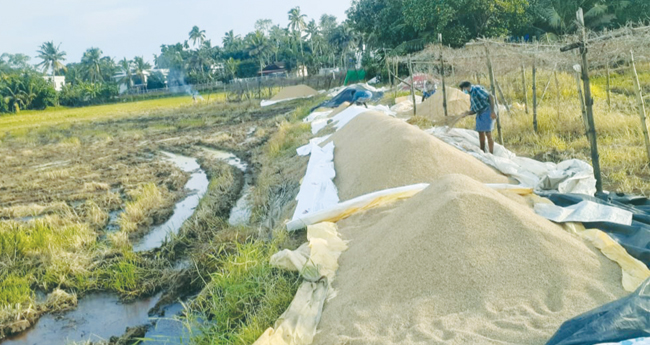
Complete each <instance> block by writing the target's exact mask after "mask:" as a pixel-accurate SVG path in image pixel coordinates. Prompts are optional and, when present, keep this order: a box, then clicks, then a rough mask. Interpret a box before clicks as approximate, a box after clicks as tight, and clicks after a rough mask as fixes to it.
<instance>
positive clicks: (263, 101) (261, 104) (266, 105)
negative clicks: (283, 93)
mask: <svg viewBox="0 0 650 345" xmlns="http://www.w3.org/2000/svg"><path fill="white" fill-rule="evenodd" d="M312 97H314V96H307V97H294V98H287V99H280V100H277V101H271V100H262V101H261V102H260V106H261V107H268V106H269V105H273V104H277V103H281V102H288V101H293V100H294V99H301V98H312Z"/></svg>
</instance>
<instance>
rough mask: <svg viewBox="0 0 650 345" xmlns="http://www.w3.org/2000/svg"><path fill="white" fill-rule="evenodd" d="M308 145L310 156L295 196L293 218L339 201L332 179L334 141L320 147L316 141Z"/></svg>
mask: <svg viewBox="0 0 650 345" xmlns="http://www.w3.org/2000/svg"><path fill="white" fill-rule="evenodd" d="M310 145H311V149H310V152H311V156H310V157H309V163H307V171H306V172H305V177H304V178H303V180H302V183H301V184H300V191H299V192H298V195H297V196H296V200H297V201H298V204H297V205H296V211H295V212H294V214H293V219H298V218H299V217H302V216H304V215H306V214H309V213H313V212H316V211H320V210H322V209H325V208H328V207H331V206H333V205H336V204H337V203H338V202H339V195H338V190H337V189H336V185H334V182H333V181H332V179H334V177H335V176H336V171H335V170H334V143H333V142H331V143H329V144H327V145H325V147H322V148H321V147H320V146H319V145H318V144H316V143H312V144H310Z"/></svg>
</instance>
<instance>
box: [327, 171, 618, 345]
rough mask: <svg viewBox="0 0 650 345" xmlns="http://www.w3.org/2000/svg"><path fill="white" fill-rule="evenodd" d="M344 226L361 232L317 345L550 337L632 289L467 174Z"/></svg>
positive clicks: (573, 241)
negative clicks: (574, 319) (560, 326)
mask: <svg viewBox="0 0 650 345" xmlns="http://www.w3.org/2000/svg"><path fill="white" fill-rule="evenodd" d="M373 172H375V171H373ZM339 226H340V231H341V233H342V235H343V236H344V237H345V238H347V239H349V240H351V241H350V244H349V249H348V250H347V251H346V252H344V253H343V254H342V256H341V258H340V260H339V263H340V268H339V271H338V273H337V278H336V281H335V282H334V288H335V289H336V290H337V297H335V298H334V299H332V300H331V301H328V303H326V304H325V308H324V310H323V315H322V319H321V322H320V324H319V326H318V329H319V333H318V335H317V336H316V339H315V342H314V344H321V345H322V344H343V343H345V344H397V343H399V344H415V343H418V344H422V343H426V344H528V345H530V344H544V343H545V342H546V341H547V340H548V339H549V338H550V336H551V335H552V334H553V333H554V332H555V331H556V330H557V328H558V327H559V325H560V324H561V323H562V322H563V321H565V320H568V319H570V318H572V317H574V316H576V315H578V314H581V313H583V312H586V311H588V310H590V309H593V308H595V307H598V306H600V305H602V304H604V303H607V302H610V301H612V300H615V299H617V298H620V297H622V296H624V295H625V292H624V290H623V288H622V286H621V273H620V269H619V268H618V267H617V266H616V265H615V264H614V263H613V262H611V261H609V260H608V259H606V258H605V257H604V256H603V255H602V254H600V253H598V252H597V251H595V250H594V249H592V248H590V247H588V246H587V245H586V244H584V242H582V241H581V240H580V239H578V238H576V237H574V236H573V235H571V234H569V233H568V232H566V231H564V230H563V229H562V228H560V227H559V226H557V225H555V224H553V223H551V222H549V221H547V220H545V219H543V218H541V217H539V216H537V215H536V214H535V213H534V212H533V211H532V210H531V209H530V208H528V207H524V206H522V205H521V204H519V203H517V202H516V201H513V200H511V199H510V198H508V197H505V196H504V195H502V194H500V193H499V192H496V191H494V190H492V189H490V188H488V187H486V186H485V185H484V184H482V183H480V182H478V181H476V180H474V179H471V178H469V177H467V176H463V175H447V176H445V177H443V178H440V179H438V180H437V181H435V182H433V183H432V184H431V185H430V186H429V187H428V188H427V189H425V190H424V191H422V192H421V193H419V194H417V195H416V196H414V197H412V198H411V199H408V200H406V201H404V202H401V203H399V204H397V205H395V206H394V207H392V208H385V209H379V210H374V211H370V212H367V213H365V214H361V215H357V216H354V217H351V218H349V219H347V220H344V221H342V222H340V223H339Z"/></svg>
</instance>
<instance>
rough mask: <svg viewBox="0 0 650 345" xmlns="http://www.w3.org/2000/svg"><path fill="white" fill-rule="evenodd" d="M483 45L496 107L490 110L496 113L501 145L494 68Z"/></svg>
mask: <svg viewBox="0 0 650 345" xmlns="http://www.w3.org/2000/svg"><path fill="white" fill-rule="evenodd" d="M484 47H485V57H487V67H488V76H489V77H490V86H491V92H492V97H494V107H495V108H496V109H492V110H493V111H494V112H495V113H496V114H497V133H498V134H499V144H501V145H503V135H502V134H501V118H500V116H499V100H498V99H497V96H496V94H497V87H496V82H495V80H494V70H493V69H492V59H490V50H489V49H488V47H487V45H484ZM477 116H478V114H477Z"/></svg>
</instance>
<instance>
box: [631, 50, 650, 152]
mask: <svg viewBox="0 0 650 345" xmlns="http://www.w3.org/2000/svg"><path fill="white" fill-rule="evenodd" d="M630 57H631V59H632V71H633V72H634V83H635V85H636V98H637V101H638V103H639V118H640V119H641V129H642V130H643V140H644V142H645V148H646V151H647V153H648V162H650V139H649V138H648V122H647V121H646V117H645V102H644V101H643V89H642V88H641V83H640V82H639V75H638V74H637V72H636V64H635V63H634V52H633V51H631V50H630Z"/></svg>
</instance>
